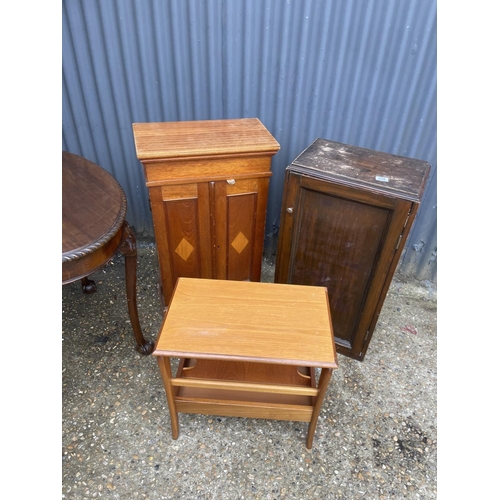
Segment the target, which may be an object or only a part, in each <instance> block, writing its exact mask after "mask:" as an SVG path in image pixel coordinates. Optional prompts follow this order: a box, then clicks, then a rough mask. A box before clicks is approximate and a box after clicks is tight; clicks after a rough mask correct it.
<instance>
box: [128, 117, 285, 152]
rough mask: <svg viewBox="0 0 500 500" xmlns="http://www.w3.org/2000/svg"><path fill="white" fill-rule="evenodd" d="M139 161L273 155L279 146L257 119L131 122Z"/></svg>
mask: <svg viewBox="0 0 500 500" xmlns="http://www.w3.org/2000/svg"><path fill="white" fill-rule="evenodd" d="M132 129H133V132H134V141H135V147H136V153H137V158H139V159H140V160H152V159H158V158H162V159H175V158H185V157H200V156H219V155H228V154H240V155H241V154H264V153H270V154H275V153H276V152H277V151H278V150H279V149H280V145H279V144H278V142H277V141H276V139H275V138H274V137H273V136H272V135H271V133H270V132H269V131H268V130H267V129H266V127H264V125H263V124H262V123H261V121H260V120H259V119H258V118H238V119H233V120H195V121H178V122H151V123H133V124H132Z"/></svg>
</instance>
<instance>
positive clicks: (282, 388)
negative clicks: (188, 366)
mask: <svg viewBox="0 0 500 500" xmlns="http://www.w3.org/2000/svg"><path fill="white" fill-rule="evenodd" d="M171 384H172V385H173V386H178V387H198V388H204V389H222V390H238V391H244V392H246V391H248V392H265V393H271V394H298V395H300V396H316V395H317V394H318V390H317V389H313V388H312V387H297V386H286V385H276V384H250V383H247V382H232V381H222V380H200V379H193V378H173V379H172V380H171Z"/></svg>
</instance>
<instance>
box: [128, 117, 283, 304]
mask: <svg viewBox="0 0 500 500" xmlns="http://www.w3.org/2000/svg"><path fill="white" fill-rule="evenodd" d="M132 127H133V132H134V140H135V146H136V153H137V157H138V159H139V160H140V161H141V163H142V165H143V167H144V175H145V181H146V186H147V187H148V191H149V199H150V205H151V212H152V216H153V225H154V232H155V240H156V247H157V252H158V260H159V266H160V275H161V276H160V279H161V289H162V299H163V303H164V306H167V305H168V303H169V301H170V298H171V295H172V292H173V288H174V284H175V283H176V281H177V278H180V277H188V278H216V279H230V280H241V281H244V280H249V281H260V273H261V261H262V250H263V244H264V230H265V218H266V208H267V196H268V189H269V180H270V177H271V160H272V156H273V155H274V154H276V153H277V151H278V150H279V147H280V146H279V144H278V143H277V142H276V140H275V139H274V138H273V136H272V135H271V134H270V133H269V131H268V130H267V129H266V128H265V127H264V125H263V124H262V123H261V122H260V121H259V120H258V119H257V118H244V119H235V120H200V121H185V122H158V123H134V124H133V125H132Z"/></svg>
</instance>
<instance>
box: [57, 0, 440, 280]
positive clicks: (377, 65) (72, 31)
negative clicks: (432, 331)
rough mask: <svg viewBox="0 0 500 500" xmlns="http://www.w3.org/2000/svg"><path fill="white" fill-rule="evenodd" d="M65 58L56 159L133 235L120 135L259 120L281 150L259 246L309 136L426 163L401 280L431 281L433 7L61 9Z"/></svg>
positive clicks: (155, 4) (134, 189)
mask: <svg viewBox="0 0 500 500" xmlns="http://www.w3.org/2000/svg"><path fill="white" fill-rule="evenodd" d="M62 46H63V53H62V63H63V96H62V98H63V116H62V125H63V126H62V129H63V148H64V149H65V150H67V151H70V152H73V153H75V154H79V155H82V156H84V157H86V158H88V159H90V160H92V161H95V162H97V163H98V164H100V165H101V166H102V167H104V168H105V169H106V170H108V171H109V172H111V173H112V174H113V175H114V176H115V177H116V178H117V179H118V181H119V182H120V184H121V185H122V187H123V189H124V190H125V193H126V195H127V198H128V215H127V219H128V220H129V222H130V223H131V224H132V225H133V226H134V228H135V230H136V233H137V235H138V237H141V236H144V237H146V236H149V237H152V235H153V229H152V219H151V214H150V211H149V204H148V196H147V190H146V188H145V185H144V179H143V173H142V167H141V165H140V163H139V162H138V160H137V159H136V156H135V148H134V141H133V136H132V127H131V124H132V123H133V122H143V121H173V120H204V119H222V118H243V117H258V118H259V119H260V120H261V121H262V122H263V123H264V125H265V126H266V127H267V128H268V129H269V130H270V132H271V133H272V134H273V135H274V137H275V138H276V140H277V141H278V142H279V143H280V145H281V150H280V151H279V153H278V154H277V155H276V156H275V157H274V159H273V177H272V180H271V186H270V192H269V203H268V214H267V228H266V232H267V234H268V235H272V234H273V233H274V234H276V232H277V230H278V227H279V213H280V207H281V197H282V190H283V181H284V170H285V168H286V166H287V165H288V164H289V163H290V162H291V161H292V160H293V159H294V158H295V157H296V156H297V155H298V154H299V153H300V152H301V151H303V150H304V149H305V148H306V147H307V146H308V145H309V144H310V143H311V142H312V141H313V140H314V139H316V138H317V137H321V138H324V139H330V140H334V141H339V142H345V143H349V144H354V145H357V146H361V147H367V148H371V149H376V150H380V151H385V152H389V153H394V154H398V155H403V156H409V157H413V158H419V159H423V160H426V161H429V163H430V164H431V165H432V172H431V176H430V179H429V182H428V186H427V190H426V193H425V196H424V200H423V204H422V206H421V209H420V211H419V214H418V216H417V220H416V222H415V225H414V227H413V230H412V232H411V234H410V238H409V240H408V243H407V245H406V249H405V253H404V255H403V258H402V260H401V265H400V268H399V270H400V271H401V272H403V273H405V274H408V275H412V276H415V277H417V278H420V279H429V280H431V281H435V279H436V262H437V261H436V252H437V249H436V238H437V237H436V226H437V223H436V220H437V217H436V155H437V151H436V148H437V145H436V0H64V1H63V25H62ZM272 240H273V239H272V238H270V239H269V242H272ZM269 244H271V243H269Z"/></svg>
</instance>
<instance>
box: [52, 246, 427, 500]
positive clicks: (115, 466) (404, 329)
mask: <svg viewBox="0 0 500 500" xmlns="http://www.w3.org/2000/svg"><path fill="white" fill-rule="evenodd" d="M273 272H274V270H273V266H272V262H268V261H266V260H265V261H264V266H263V281H272V280H273ZM137 273H138V275H137V279H138V308H139V315H140V318H141V323H142V328H143V333H144V335H145V336H146V337H147V338H148V339H151V340H155V339H156V336H157V333H158V330H159V327H160V324H161V320H162V310H161V306H160V300H159V296H158V291H157V283H158V277H157V276H158V268H157V261H156V251H155V248H154V246H152V245H147V244H146V243H143V244H141V242H139V260H138V270H137ZM91 278H92V279H94V280H95V281H96V283H97V285H98V291H97V293H95V294H92V295H83V294H82V292H81V288H80V284H79V283H73V284H70V285H66V286H64V287H63V290H62V330H63V343H62V371H63V372H62V403H63V406H62V497H63V498H66V499H85V498H110V499H111V498H113V499H114V498H118V499H123V500H124V499H150V500H153V499H250V498H252V499H253V498H256V499H260V498H262V499H281V498H284V499H349V500H355V499H361V498H362V499H374V500H375V499H401V498H408V499H434V498H436V497H437V493H436V491H437V442H436V439H437V429H436V411H437V408H436V403H437V366H436V363H437V359H436V358H437V356H436V349H437V336H436V306H437V298H436V290H435V287H434V286H433V285H432V284H431V283H428V282H427V283H421V282H416V281H405V280H404V279H402V277H400V276H398V275H397V276H396V278H395V279H394V280H393V283H392V285H391V287H390V290H389V293H388V296H387V298H386V301H385V304H384V308H383V310H382V313H381V315H380V319H379V323H378V325H377V328H376V331H375V333H374V335H373V338H372V341H371V344H370V347H369V348H368V351H367V355H366V358H365V360H364V361H363V362H358V361H354V360H351V359H350V358H347V357H345V356H342V355H339V369H338V370H336V371H334V373H333V377H332V380H331V382H330V386H329V390H328V393H327V395H326V398H325V402H324V404H323V409H322V411H321V414H320V417H319V420H318V427H317V429H316V434H315V438H314V443H313V448H312V450H310V451H309V450H307V449H306V447H305V436H306V432H307V424H305V423H300V422H283V421H268V420H257V419H244V418H225V417H209V416H202V415H187V414H181V415H180V416H179V419H180V436H179V439H178V440H177V441H173V440H172V438H171V428H170V418H169V414H168V408H167V404H166V398H165V393H164V390H163V385H162V382H161V378H160V374H159V370H158V366H157V363H156V358H154V357H152V356H142V355H140V354H139V353H137V352H136V351H135V350H134V341H133V333H132V329H131V325H130V321H129V319H128V314H127V306H126V295H125V273H124V260H123V257H121V256H119V255H118V256H116V257H115V258H114V259H113V261H112V262H110V263H109V264H108V265H107V266H106V267H105V268H104V269H103V270H101V271H99V272H97V273H95V274H94V275H93V276H91ZM415 332H416V333H415Z"/></svg>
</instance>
